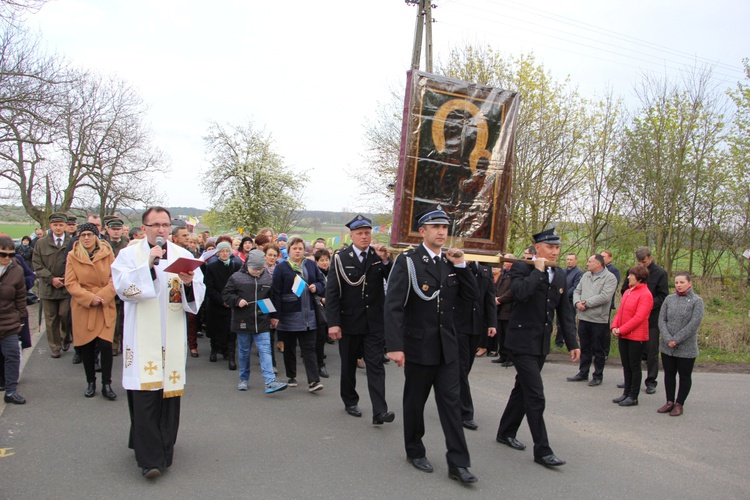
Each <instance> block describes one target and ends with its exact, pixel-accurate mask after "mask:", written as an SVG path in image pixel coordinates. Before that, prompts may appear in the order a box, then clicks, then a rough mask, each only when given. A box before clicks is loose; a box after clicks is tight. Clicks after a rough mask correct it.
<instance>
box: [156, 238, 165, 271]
mask: <svg viewBox="0 0 750 500" xmlns="http://www.w3.org/2000/svg"><path fill="white" fill-rule="evenodd" d="M156 246H158V247H162V248H164V238H162V237H161V236H157V237H156ZM159 260H160V257H154V265H155V266H158V265H159Z"/></svg>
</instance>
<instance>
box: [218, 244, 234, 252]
mask: <svg viewBox="0 0 750 500" xmlns="http://www.w3.org/2000/svg"><path fill="white" fill-rule="evenodd" d="M225 248H226V249H227V250H231V249H232V245H230V244H229V242H226V241H222V242H221V243H219V244H218V245H216V251H217V252H218V251H219V250H223V249H225Z"/></svg>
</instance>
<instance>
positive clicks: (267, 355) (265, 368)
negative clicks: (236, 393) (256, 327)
mask: <svg viewBox="0 0 750 500" xmlns="http://www.w3.org/2000/svg"><path fill="white" fill-rule="evenodd" d="M253 341H255V346H256V347H257V348H258V353H259V354H260V371H261V372H262V373H263V380H264V381H265V383H266V384H270V383H271V382H273V380H274V378H275V377H274V374H273V360H272V359H271V333H270V332H263V333H243V332H237V350H238V353H237V355H238V358H239V365H240V366H239V370H240V380H250V347H252V345H253Z"/></svg>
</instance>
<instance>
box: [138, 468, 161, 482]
mask: <svg viewBox="0 0 750 500" xmlns="http://www.w3.org/2000/svg"><path fill="white" fill-rule="evenodd" d="M141 474H143V477H145V478H146V479H153V478H155V477H159V476H161V471H160V470H159V468H158V467H143V469H141Z"/></svg>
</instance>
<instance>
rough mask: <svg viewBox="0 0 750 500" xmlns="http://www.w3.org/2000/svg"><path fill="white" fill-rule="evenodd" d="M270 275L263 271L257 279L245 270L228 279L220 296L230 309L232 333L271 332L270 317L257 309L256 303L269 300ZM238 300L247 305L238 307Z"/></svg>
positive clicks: (244, 268)
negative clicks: (244, 301)
mask: <svg viewBox="0 0 750 500" xmlns="http://www.w3.org/2000/svg"><path fill="white" fill-rule="evenodd" d="M272 280H273V278H272V277H271V274H270V273H269V272H268V271H266V270H265V269H263V272H262V273H261V275H260V276H258V277H257V278H256V277H255V276H253V275H252V274H250V273H249V272H247V268H246V267H243V268H242V269H241V270H239V271H237V272H236V273H234V274H233V275H232V276H230V277H229V281H227V286H225V287H224V291H223V292H222V294H221V296H222V299H223V300H224V302H226V303H227V304H229V306H230V307H231V308H232V331H233V332H238V333H265V332H270V331H271V315H270V314H264V313H263V312H261V310H260V309H259V308H258V301H260V300H263V299H270V298H271V284H272ZM240 299H245V300H246V301H247V302H248V304H247V305H246V306H245V307H238V306H237V304H238V303H239V301H240Z"/></svg>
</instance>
